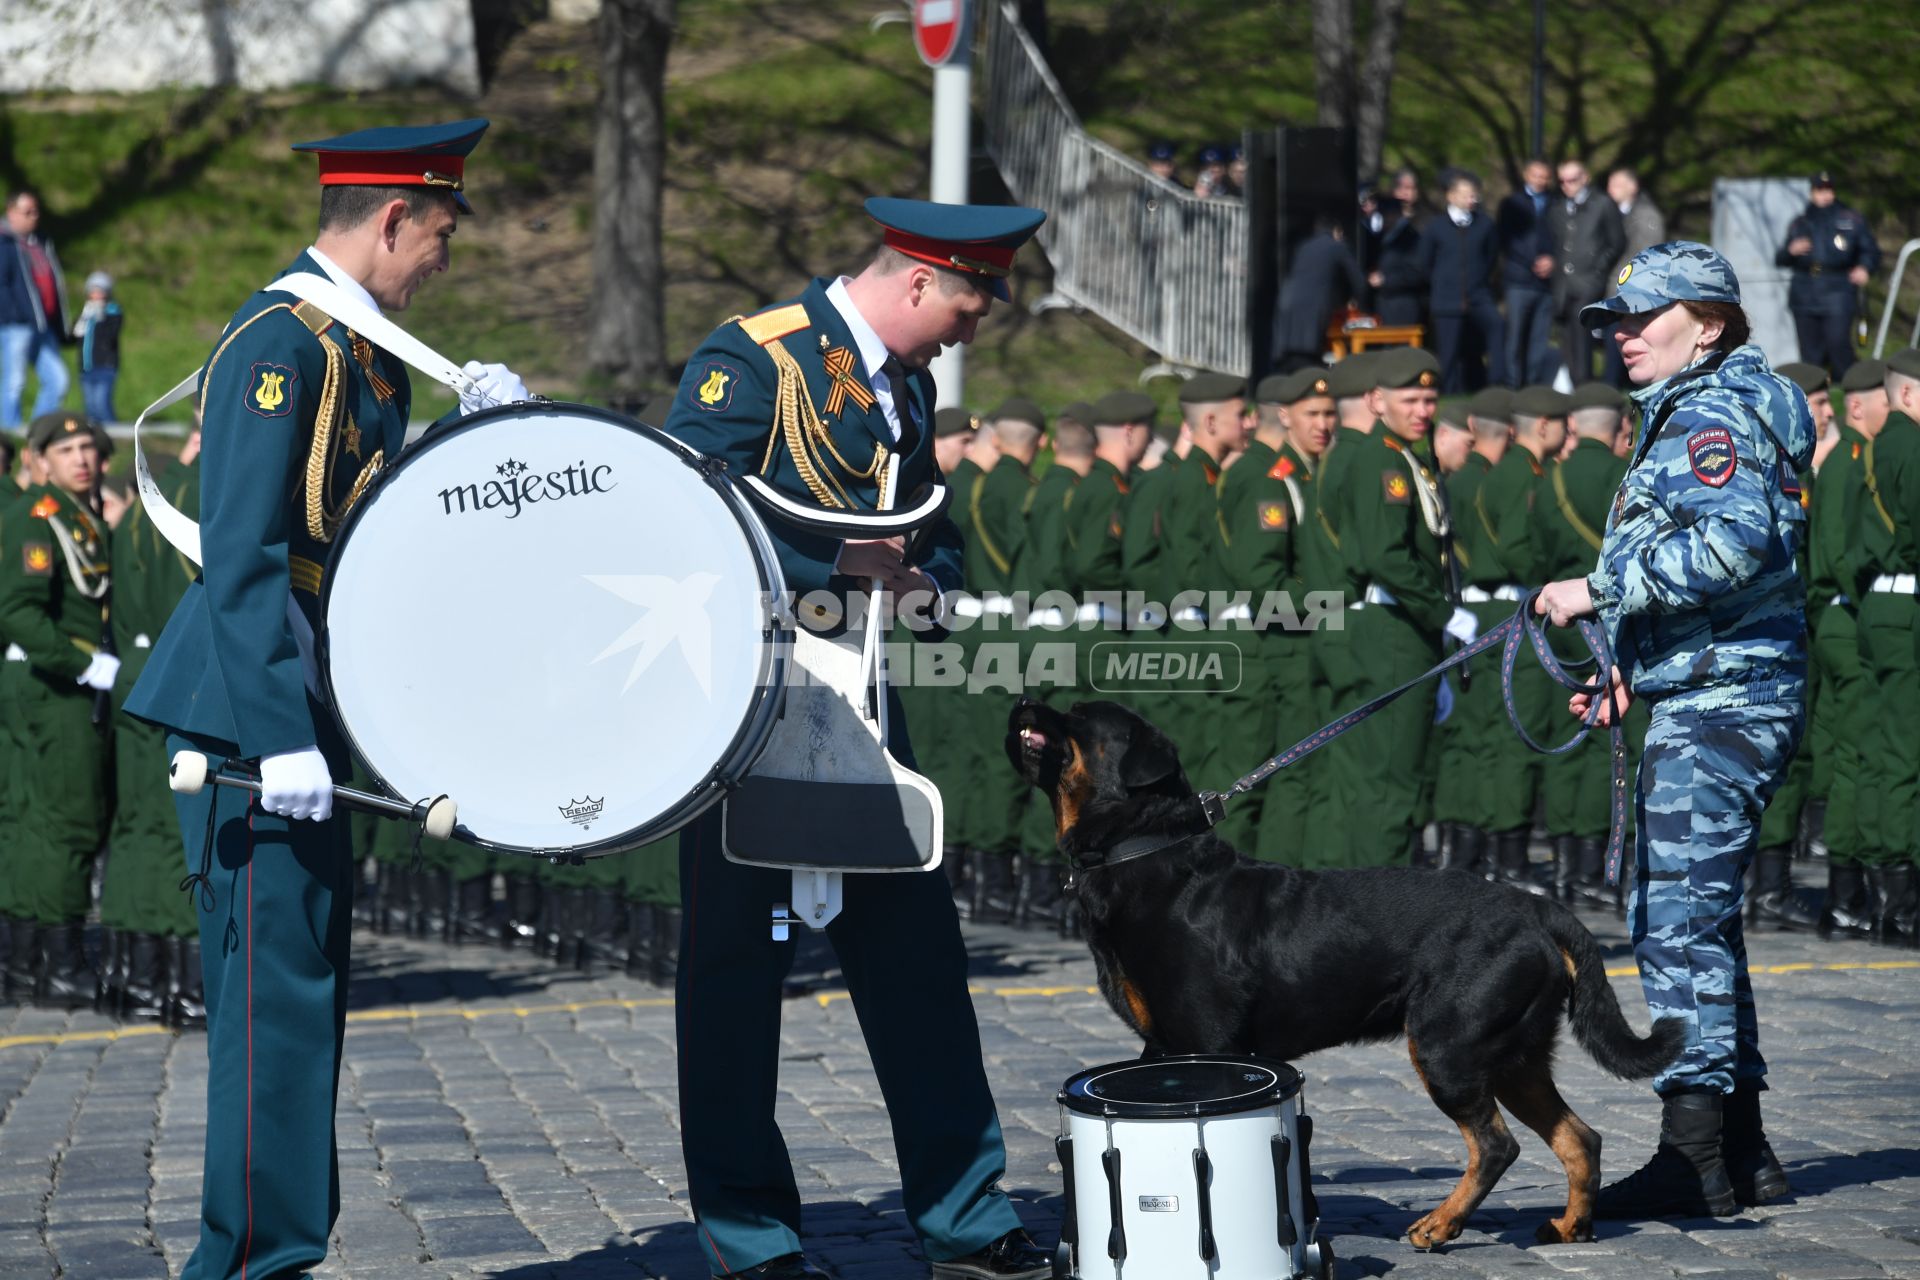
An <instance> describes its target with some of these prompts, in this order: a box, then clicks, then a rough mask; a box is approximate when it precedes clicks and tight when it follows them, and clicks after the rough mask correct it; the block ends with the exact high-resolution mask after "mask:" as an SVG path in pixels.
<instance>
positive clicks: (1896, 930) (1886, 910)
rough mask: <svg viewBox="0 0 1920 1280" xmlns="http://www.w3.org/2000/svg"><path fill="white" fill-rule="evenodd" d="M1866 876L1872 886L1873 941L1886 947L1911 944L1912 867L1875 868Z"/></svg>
mask: <svg viewBox="0 0 1920 1280" xmlns="http://www.w3.org/2000/svg"><path fill="white" fill-rule="evenodd" d="M1867 874H1868V876H1869V877H1870V878H1872V880H1874V881H1875V882H1876V883H1874V904H1873V908H1874V922H1873V940H1874V941H1875V942H1877V943H1879V944H1881V945H1882V946H1886V947H1908V946H1912V945H1913V924H1914V921H1913V916H1914V877H1913V864H1912V863H1910V862H1899V863H1895V864H1893V865H1892V866H1886V867H1875V868H1874V869H1873V870H1872V871H1869V872H1868V873H1867Z"/></svg>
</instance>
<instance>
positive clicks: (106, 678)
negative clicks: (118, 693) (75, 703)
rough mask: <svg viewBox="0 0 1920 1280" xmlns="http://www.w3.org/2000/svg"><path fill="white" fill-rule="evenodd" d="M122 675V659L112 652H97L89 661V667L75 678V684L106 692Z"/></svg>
mask: <svg viewBox="0 0 1920 1280" xmlns="http://www.w3.org/2000/svg"><path fill="white" fill-rule="evenodd" d="M119 676H120V659H118V658H116V657H114V656H113V655H112V654H110V653H96V654H94V655H93V657H92V658H90V659H88V661H87V669H86V670H85V671H82V672H81V673H80V674H79V675H78V676H76V677H75V678H74V683H75V684H83V685H85V686H87V688H89V689H97V690H99V691H100V692H101V693H106V692H107V691H108V690H110V689H112V688H113V682H114V681H115V680H117V679H118V678H119Z"/></svg>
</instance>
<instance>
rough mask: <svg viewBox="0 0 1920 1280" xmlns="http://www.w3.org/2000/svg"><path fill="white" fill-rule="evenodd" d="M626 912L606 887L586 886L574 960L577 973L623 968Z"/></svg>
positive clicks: (624, 961) (624, 960) (603, 971)
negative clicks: (583, 910) (590, 887)
mask: <svg viewBox="0 0 1920 1280" xmlns="http://www.w3.org/2000/svg"><path fill="white" fill-rule="evenodd" d="M626 923H627V913H626V912H625V911H623V910H621V908H620V900H619V899H618V898H616V897H615V896H614V895H613V892H612V891H611V890H608V889H589V890H588V891H587V900H586V906H585V915H584V917H583V918H582V920H581V925H580V949H579V952H578V954H577V955H576V957H575V959H574V963H575V965H577V966H578V967H579V969H580V972H582V973H585V974H601V973H606V972H609V971H610V970H613V969H616V968H620V967H623V966H624V965H625V963H626V950H625V947H624V946H623V943H624V941H625V938H624V935H623V930H624V929H625V927H626Z"/></svg>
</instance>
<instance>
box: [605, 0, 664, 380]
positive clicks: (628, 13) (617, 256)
mask: <svg viewBox="0 0 1920 1280" xmlns="http://www.w3.org/2000/svg"><path fill="white" fill-rule="evenodd" d="M674 3H675V0H602V3H601V6H600V47H601V55H600V105H599V110H598V116H597V121H596V124H595V127H594V135H593V277H594V279H593V302H592V307H591V310H590V311H589V313H588V316H587V362H588V364H589V366H590V368H591V369H592V371H593V372H594V373H595V374H597V375H599V376H601V377H602V378H604V379H605V380H606V382H607V383H608V387H607V390H608V393H609V397H610V399H612V400H613V402H614V403H615V404H620V403H623V402H626V403H630V402H632V401H635V400H637V399H639V398H640V397H641V396H643V395H645V394H647V393H648V392H651V391H654V390H657V389H659V388H660V387H661V386H662V384H664V383H665V381H666V374H667V341H666V306H665V299H664V297H663V294H664V285H665V280H664V272H663V270H662V263H661V251H660V209H661V188H662V183H663V179H664V170H665V167H666V141H667V122H666V109H665V103H664V96H665V95H664V90H665V86H666V78H667V51H668V49H669V48H670V47H671V45H672V43H673V19H674Z"/></svg>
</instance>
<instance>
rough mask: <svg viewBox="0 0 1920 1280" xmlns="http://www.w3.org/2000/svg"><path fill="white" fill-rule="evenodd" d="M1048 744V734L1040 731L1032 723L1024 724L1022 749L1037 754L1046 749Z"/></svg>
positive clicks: (1022, 728)
mask: <svg viewBox="0 0 1920 1280" xmlns="http://www.w3.org/2000/svg"><path fill="white" fill-rule="evenodd" d="M1046 746H1047V735H1046V734H1044V733H1042V732H1040V730H1038V729H1036V728H1034V727H1033V726H1032V725H1024V726H1022V727H1021V730H1020V749H1021V750H1022V751H1025V752H1026V753H1027V754H1028V755H1035V756H1037V755H1039V754H1040V753H1041V752H1042V751H1044V750H1045V749H1046Z"/></svg>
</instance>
